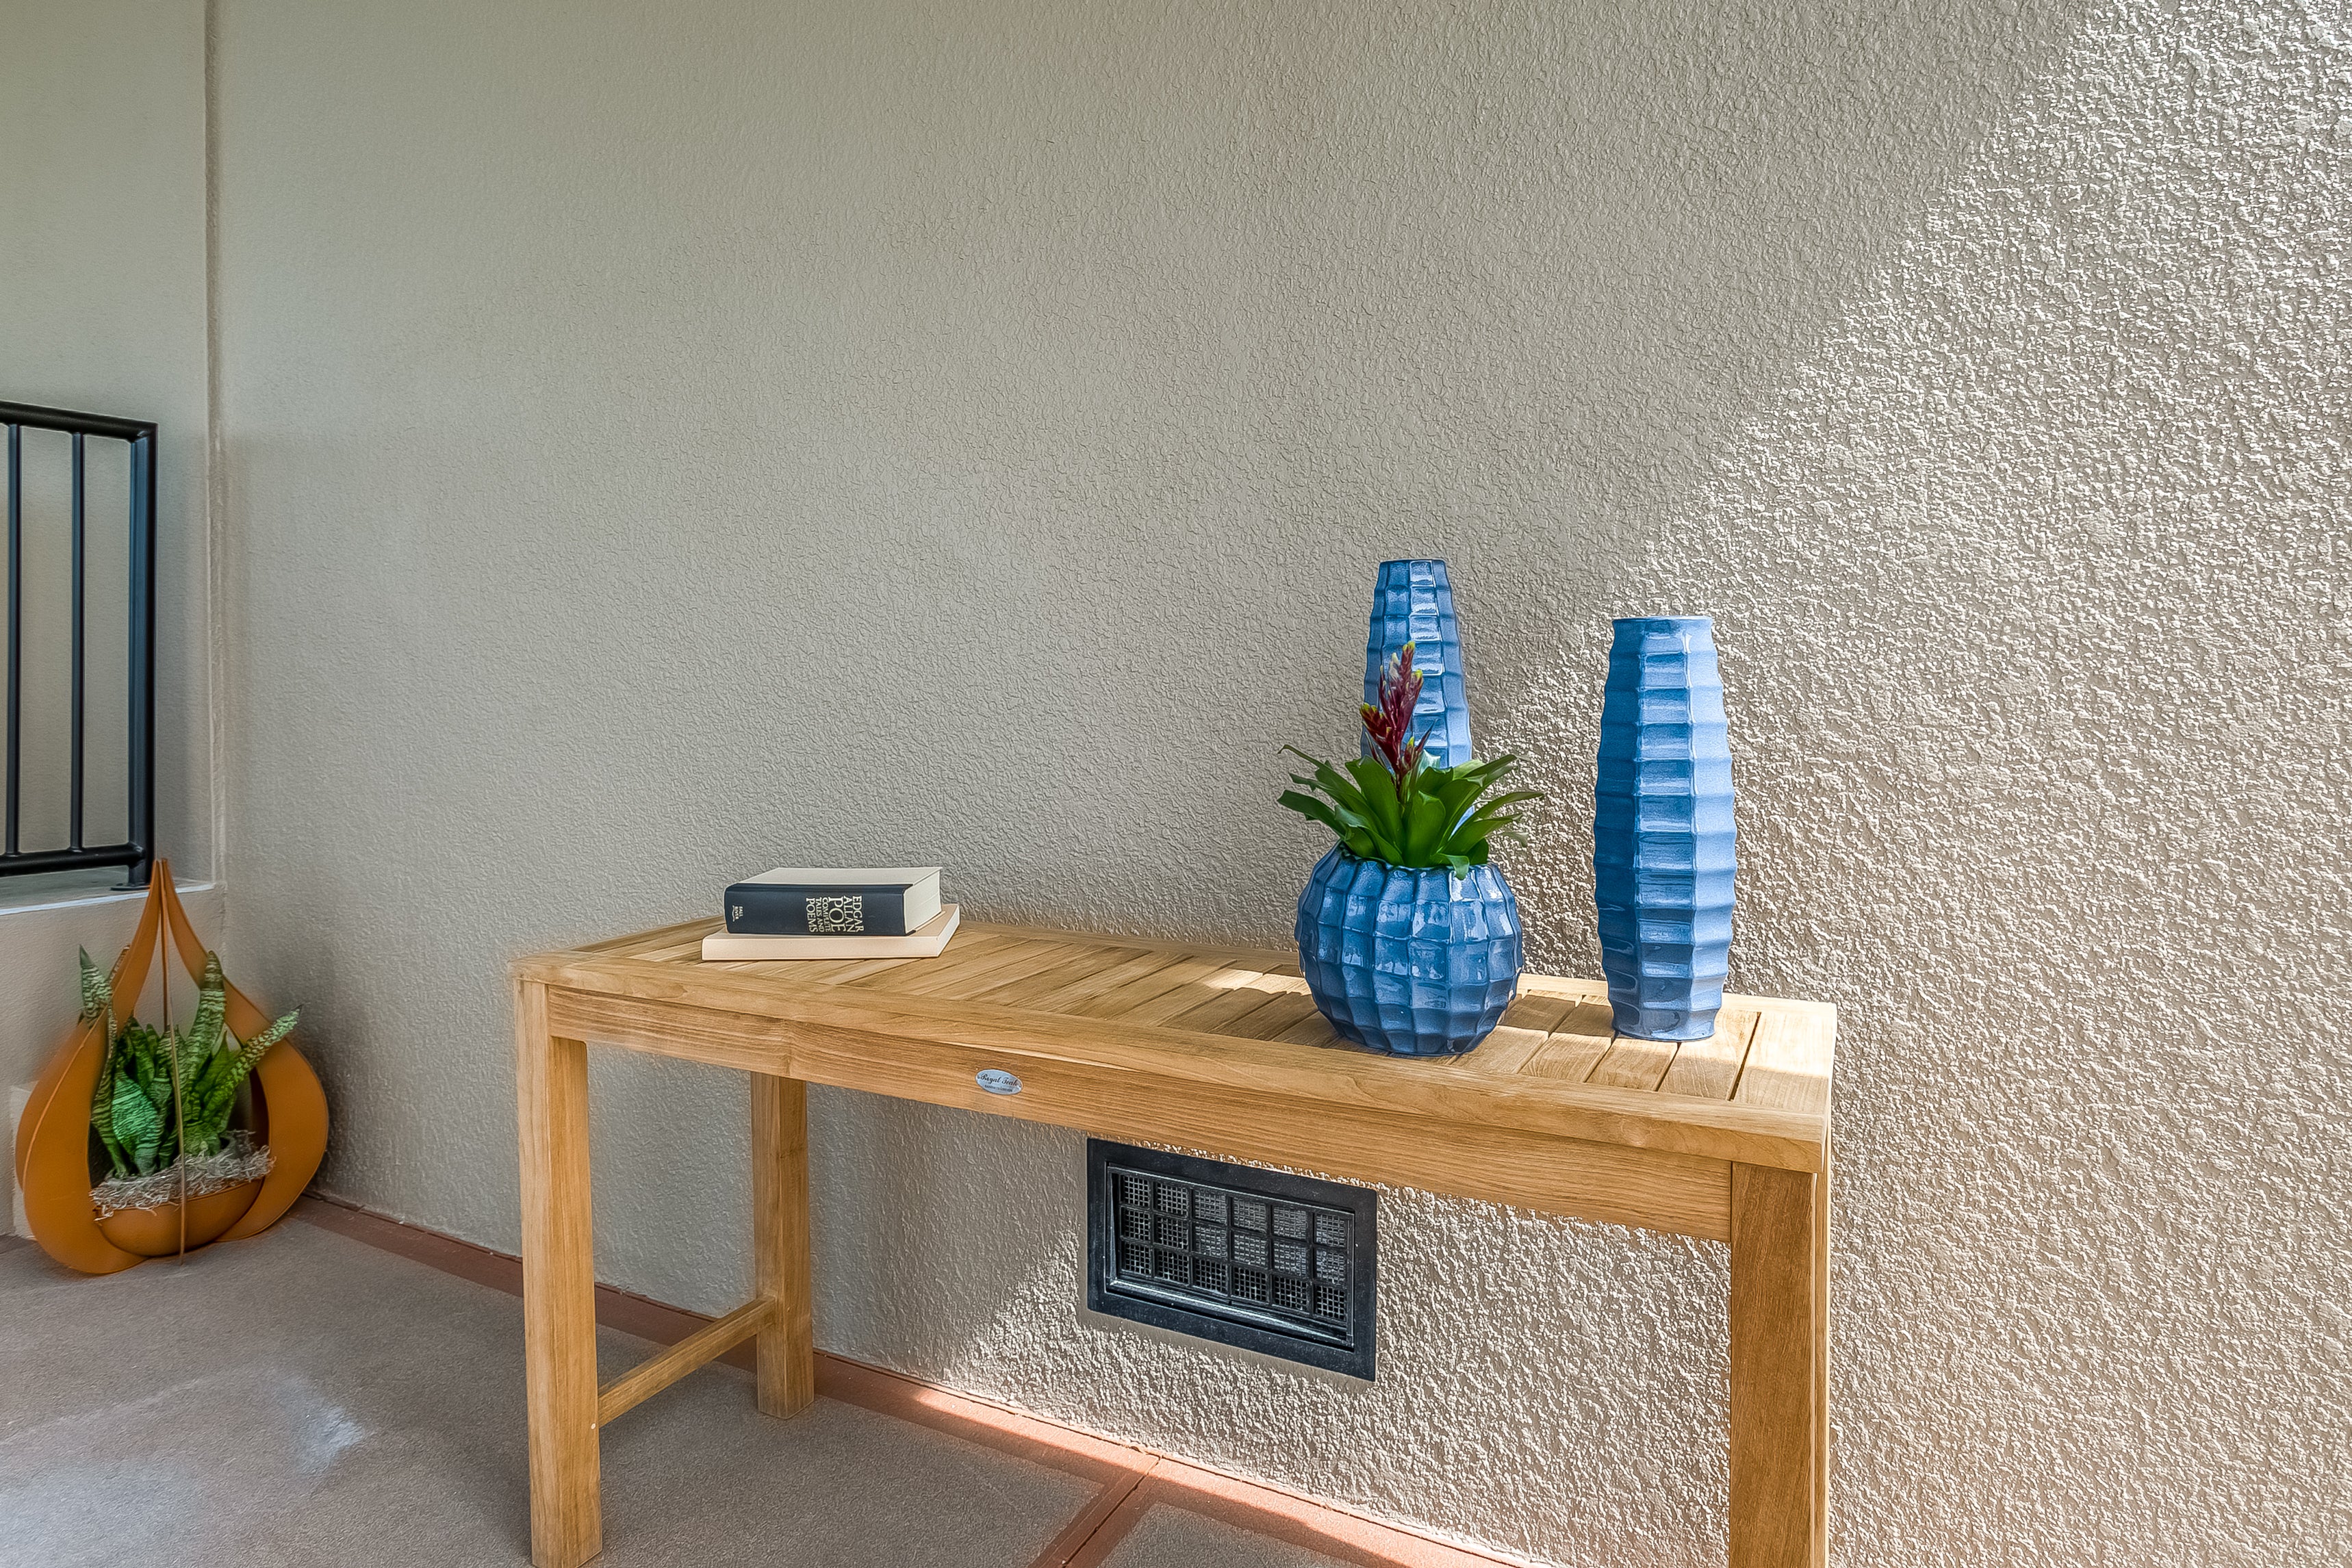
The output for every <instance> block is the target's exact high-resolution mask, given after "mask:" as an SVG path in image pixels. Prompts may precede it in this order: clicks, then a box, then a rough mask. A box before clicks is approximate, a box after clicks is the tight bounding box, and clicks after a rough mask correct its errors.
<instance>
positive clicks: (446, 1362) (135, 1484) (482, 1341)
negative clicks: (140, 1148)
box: [0, 1221, 1363, 1568]
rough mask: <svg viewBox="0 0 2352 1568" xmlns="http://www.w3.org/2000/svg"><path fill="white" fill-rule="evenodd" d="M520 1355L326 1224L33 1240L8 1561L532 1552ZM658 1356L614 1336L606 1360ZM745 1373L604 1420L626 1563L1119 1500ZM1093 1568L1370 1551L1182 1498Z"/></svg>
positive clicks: (1284, 1563) (815, 1547)
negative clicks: (785, 1391)
mask: <svg viewBox="0 0 2352 1568" xmlns="http://www.w3.org/2000/svg"><path fill="white" fill-rule="evenodd" d="M521 1347H522V1317H521V1303H520V1301H517V1300H516V1299H515V1298H514V1297H512V1296H510V1295H507V1294H505V1293H503V1292H501V1291H497V1290H493V1289H491V1288H489V1287H488V1286H485V1285H479V1284H475V1283H473V1282H471V1281H467V1280H463V1279H458V1278H456V1277H454V1276H452V1275H449V1274H446V1273H443V1272H440V1271H438V1270H435V1269H432V1268H429V1267H427V1266H425V1264H423V1263H419V1262H415V1261H413V1260H410V1259H407V1258H404V1257H399V1256H395V1255H394V1254H392V1253H389V1252H386V1251H383V1250H380V1249H377V1248H374V1247H371V1246H368V1245H365V1244H364V1243H362V1242H360V1241H356V1240H352V1239H349V1238H347V1237H345V1236H341V1235H337V1234H333V1233H331V1232H330V1231H328V1230H325V1229H321V1228H317V1227H315V1226H312V1225H309V1224H304V1223H300V1222H299V1221H289V1222H287V1223H284V1224H281V1225H279V1226H278V1227H277V1228H275V1229H273V1230H271V1231H270V1232H268V1234H267V1235H264V1236H262V1237H260V1238H258V1239H256V1240H253V1241H249V1242H243V1243H237V1244H235V1245H230V1246H223V1247H216V1248H214V1249H209V1250H207V1251H205V1252H201V1253H198V1254H196V1255H194V1257H192V1258H190V1259H189V1260H186V1261H185V1262H184V1263H178V1264H149V1265H146V1266H144V1267H142V1268H138V1269H133V1270H130V1271H129V1272H127V1273H123V1274H118V1275H113V1276H110V1277H108V1278H104V1279H85V1278H83V1277H81V1276H79V1275H75V1274H70V1273H68V1272H66V1271H65V1270H61V1269H59V1268H58V1267H57V1266H56V1265H55V1264H53V1263H51V1262H50V1261H49V1260H48V1259H47V1257H46V1256H45V1255H43V1254H42V1253H41V1252H40V1250H39V1249H37V1248H33V1247H29V1246H21V1245H20V1246H16V1247H12V1248H8V1249H6V1250H5V1251H0V1563H5V1564H7V1565H9V1568H15V1565H17V1564H23V1565H25V1568H35V1565H37V1568H79V1565H80V1564H89V1565H91V1568H99V1565H101V1564H102V1565H104V1568H120V1565H121V1564H122V1563H127V1562H152V1563H173V1564H174V1565H175V1568H277V1565H279V1564H284V1565H287V1568H314V1565H318V1564H348V1565H352V1568H368V1565H373V1564H384V1565H387V1568H389V1565H394V1564H398V1565H401V1568H408V1565H411V1564H432V1565H436V1568H437V1565H441V1564H450V1565H467V1564H477V1563H478V1564H498V1565H500V1568H507V1565H511V1564H516V1563H525V1562H527V1561H528V1560H529V1530H528V1520H529V1513H528V1507H527V1501H526V1497H525V1490H524V1475H525V1469H524V1450H523V1419H522V1412H523V1387H522V1358H521ZM651 1348H652V1347H650V1346H649V1345H647V1344H646V1343H645V1342H643V1341H639V1340H635V1339H632V1338H629V1337H628V1336H626V1335H624V1334H620V1333H614V1332H612V1331H610V1330H607V1331H604V1333H602V1334H601V1335H600V1342H599V1349H600V1352H601V1356H602V1359H603V1360H604V1364H605V1365H604V1375H605V1376H607V1377H609V1376H611V1375H613V1374H614V1372H616V1371H618V1370H620V1369H622V1368H625V1367H626V1366H627V1365H629V1364H632V1363H634V1362H635V1361H637V1360H640V1359H642V1358H643V1357H644V1356H645V1355H646V1354H648V1353H649V1351H650V1349H651ZM747 1385H748V1377H747V1376H746V1375H745V1374H743V1373H741V1372H740V1371H738V1370H736V1369H735V1368H732V1367H728V1366H714V1367H710V1368H708V1369H706V1370H705V1371H703V1372H700V1373H698V1374H696V1375H694V1376H692V1377H689V1378H688V1379H687V1380H686V1381H685V1382H683V1383H681V1384H679V1385H677V1387H675V1388H673V1389H670V1390H668V1391H667V1392H666V1393H664V1394H662V1395H661V1396H657V1397H656V1398H655V1399H654V1400H652V1401H651V1402H649V1403H648V1404H646V1405H645V1406H641V1407H640V1408H639V1409H638V1410H636V1411H634V1412H632V1413H631V1414H630V1415H629V1416H628V1417H627V1418H626V1419H625V1420H622V1421H620V1422H617V1423H615V1425H614V1427H613V1429H612V1430H611V1431H610V1432H608V1433H607V1434H606V1435H605V1437H604V1542H605V1552H604V1558H603V1559H602V1561H603V1562H604V1563H609V1564H611V1565H612V1568H646V1565H652V1564H695V1565H697V1568H700V1565H705V1564H708V1565H711V1568H723V1565H728V1564H736V1563H747V1564H748V1563H762V1564H824V1565H841V1568H860V1565H864V1564H874V1565H876V1568H881V1565H884V1564H887V1565H889V1568H908V1565H910V1564H921V1565H936V1568H967V1565H968V1568H1032V1565H1033V1564H1035V1563H1038V1562H1039V1560H1040V1554H1041V1553H1045V1552H1047V1549H1048V1548H1049V1547H1050V1546H1052V1544H1053V1543H1054V1542H1055V1540H1056V1539H1057V1537H1058V1536H1060V1534H1061V1533H1062V1532H1063V1531H1065V1529H1066V1527H1068V1526H1069V1525H1070V1524H1071V1522H1072V1521H1074V1520H1076V1518H1077V1517H1078V1515H1079V1514H1080V1512H1081V1511H1083V1510H1084V1509H1085V1508H1086V1507H1087V1504H1088V1502H1089V1501H1090V1500H1093V1499H1094V1498H1095V1497H1096V1495H1097V1491H1098V1490H1099V1489H1098V1487H1097V1485H1096V1483H1094V1482H1093V1481H1090V1480H1088V1479H1083V1478H1081V1477H1080V1476H1077V1475H1074V1474H1071V1473H1068V1472H1067V1471H1066V1470H1063V1469H1055V1468H1050V1467H1048V1466H1046V1465H1045V1464H1040V1463H1034V1462H1031V1461H1030V1460H1027V1459H1024V1458H1018V1457H1015V1456H1013V1455H1012V1454H1008V1453H1005V1452H1001V1451H996V1450H993V1449H992V1448H985V1447H982V1446H979V1445H977V1444H973V1443H970V1442H967V1441H964V1440H962V1439H961V1438H959V1437H955V1436H952V1435H950V1434H949V1433H946V1432H941V1431H937V1430H932V1429H930V1428H928V1427H922V1426H918V1425H914V1424H910V1423H908V1422H906V1421H902V1420H898V1419H896V1418H894V1417H892V1416H887V1415H882V1414H877V1413H876V1412H874V1411H869V1410H866V1409H861V1408H858V1407H856V1406H850V1405H845V1404H839V1403H836V1402H835V1401H833V1400H830V1399H822V1400H820V1401H818V1403H817V1404H816V1406H814V1407H813V1408H812V1409H811V1410H809V1411H808V1412H807V1413H805V1414H804V1415H803V1416H799V1417H798V1418H796V1419H793V1420H791V1421H772V1420H768V1419H765V1418H763V1417H761V1416H760V1415H758V1413H757V1412H755V1411H754V1410H753V1409H752V1407H751V1398H750V1395H749V1389H748V1386H747ZM1049 1559H1050V1560H1055V1561H1058V1560H1059V1558H1058V1555H1056V1554H1049ZM1072 1561H1073V1563H1074V1565H1075V1564H1085V1563H1098V1564H1104V1565H1107V1568H1338V1565H1339V1563H1342V1562H1343V1561H1356V1562H1360V1561H1363V1559H1361V1558H1359V1557H1356V1556H1355V1555H1354V1554H1352V1553H1351V1554H1350V1556H1349V1558H1348V1559H1344V1560H1343V1559H1339V1558H1333V1557H1328V1556H1324V1555H1320V1554H1318V1553H1317V1552H1312V1551H1309V1550H1307V1549H1306V1548H1304V1547H1302V1546H1298V1545H1295V1544H1290V1543H1287V1542H1278V1541H1274V1540H1270V1539H1268V1538H1266V1537H1265V1536H1262V1535H1258V1534H1256V1533H1254V1532H1253V1531H1248V1530H1245V1529H1241V1528H1237V1527H1235V1526H1234V1525H1233V1524H1231V1523H1229V1522H1221V1521H1212V1520H1209V1519H1205V1518H1202V1517H1200V1516H1198V1515H1195V1514H1192V1513H1189V1512H1186V1511H1181V1510H1179V1509H1174V1508H1170V1507H1165V1506H1155V1507H1152V1508H1150V1509H1149V1510H1148V1511H1145V1512H1143V1513H1142V1514H1141V1515H1140V1517H1139V1518H1137V1519H1136V1520H1135V1521H1133V1523H1132V1528H1130V1529H1129V1530H1128V1531H1126V1533H1125V1534H1124V1535H1123V1537H1121V1538H1119V1539H1118V1540H1116V1541H1115V1542H1114V1541H1111V1540H1109V1539H1105V1540H1103V1541H1100V1542H1095V1543H1093V1544H1092V1546H1091V1547H1090V1548H1089V1549H1082V1550H1080V1551H1078V1552H1077V1553H1076V1556H1075V1558H1074V1559H1072Z"/></svg>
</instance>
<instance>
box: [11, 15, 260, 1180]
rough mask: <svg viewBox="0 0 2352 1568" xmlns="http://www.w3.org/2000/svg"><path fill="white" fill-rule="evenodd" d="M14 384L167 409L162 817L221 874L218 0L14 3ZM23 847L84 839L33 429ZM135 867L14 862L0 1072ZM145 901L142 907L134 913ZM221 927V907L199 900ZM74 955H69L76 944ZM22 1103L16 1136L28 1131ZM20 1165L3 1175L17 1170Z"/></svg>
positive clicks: (102, 579)
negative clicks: (215, 716) (212, 346)
mask: <svg viewBox="0 0 2352 1568" xmlns="http://www.w3.org/2000/svg"><path fill="white" fill-rule="evenodd" d="M0 150H5V155H0V399H5V400H6V401H8V402H29V403H37V404H41V405H43V406H46V407H51V408H67V409H74V410H80V411H87V412H92V413H111V414H120V415H122V416H124V417H126V418H132V419H152V420H153V421H155V422H156V424H157V426H158V430H157V437H156V440H157V446H158V448H159V453H158V458H157V463H158V467H157V471H156V480H157V496H156V503H157V505H156V536H157V537H156V543H157V551H156V553H157V562H156V595H157V599H156V714H155V741H156V786H155V805H156V827H157V842H158V844H159V846H160V847H161V850H162V852H163V854H165V855H166V856H168V857H169V858H170V859H171V861H172V862H173V870H174V872H175V873H177V874H178V876H179V879H180V881H181V883H183V884H184V885H186V884H190V883H209V882H210V881H211V880H212V879H213V878H214V877H215V853H216V849H217V846H216V845H215V841H214V831H213V813H214V805H215V801H214V793H213V787H212V737H211V725H212V705H211V697H210V685H211V683H210V668H211V665H210V660H211V651H210V637H211V629H210V622H209V613H210V612H209V605H210V580H211V571H212V558H211V551H210V549H209V546H208V542H207V518H208V509H207V507H206V506H205V494H206V486H207V484H208V483H209V468H208V465H207V447H208V444H209V439H210V437H209V434H208V432H209V425H208V423H207V417H206V412H205V409H206V376H207V373H208V360H207V350H206V336H205V7H204V5H203V0H75V3H74V4H71V5H65V4H54V3H52V4H39V3H31V0H28V3H23V4H15V5H7V6H5V7H0ZM24 439H25V455H26V475H25V562H26V581H25V608H26V641H25V656H26V669H25V685H24V699H25V716H24V769H25V771H24V790H25V794H24V814H23V836H22V842H23V844H24V846H25V847H26V849H47V848H56V847H61V846H62V845H63V844H64V843H65V842H66V801H67V798H68V791H67V786H68V779H69V773H68V766H69V764H68V756H69V747H68V735H69V732H70V731H69V723H70V714H71V706H70V691H71V687H70V685H69V684H68V682H69V674H68V654H67V648H68V641H67V638H68V627H69V625H70V619H69V618H70V615H71V606H72V598H71V583H72V576H71V570H72V569H71V554H70V537H71V536H70V531H69V522H68V518H69V517H70V515H71V514H70V501H69V496H70V490H69V484H70V481H69V479H68V475H69V473H70V469H69V466H68V465H69V462H70V458H69V452H70V443H69V441H68V438H67V437H65V436H63V435H59V434H52V433H47V432H39V431H27V432H26V434H25V438H24ZM87 451H88V464H89V494H88V499H87V514H86V515H87V517H88V520H89V535H88V538H89V545H88V549H89V559H88V572H89V577H88V581H89V600H88V605H87V613H88V616H89V620H88V622H87V628H88V630H87V635H88V639H89V641H88V655H87V656H88V665H87V671H86V678H87V690H88V701H89V707H88V730H87V732H86V742H85V744H86V746H87V747H88V750H87V753H86V762H85V766H86V768H87V775H86V776H87V778H88V780H89V795H88V815H87V817H86V819H85V830H86V831H85V841H86V842H91V843H105V842H118V843H119V842H121V840H122V836H123V834H124V831H125V825H124V820H123V816H122V812H123V802H124V800H125V799H126V796H125V793H124V789H123V783H122V772H121V769H122V767H123V759H124V758H125V755H126V747H127V740H126V728H127V727H126V725H125V723H124V719H125V709H124V706H123V672H124V669H125V657H126V655H125V651H124V639H125V634H126V632H127V628H128V624H129V622H128V617H127V612H126V610H125V606H124V603H123V600H124V597H125V593H124V585H125V582H126V579H125V577H124V575H123V570H124V564H125V561H126V559H127V553H126V552H127V548H128V546H127V538H128V530H127V507H128V502H129V489H128V484H129V465H128V457H127V451H126V449H125V448H124V447H123V446H122V444H120V443H116V442H107V441H100V440H97V439H95V438H93V439H92V440H90V441H89V444H88V447H87ZM120 880H121V873H112V872H106V873H90V874H78V875H73V876H50V877H43V878H39V879H36V880H35V881H34V882H33V883H30V884H27V883H21V882H9V881H0V1085H7V1084H22V1083H27V1082H31V1080H32V1079H33V1077H34V1076H35V1075H36V1074H37V1072H38V1071H39V1070H40V1065H41V1063H42V1062H43V1061H45V1060H46V1059H47V1056H48V1053H49V1052H50V1051H51V1050H53V1049H54V1048H55V1046H56V1044H57V1042H58V1039H59V1038H60V1037H61V1035H62V1033H63V1031H64V1030H65V1029H66V1027H67V1026H68V1025H69V1024H70V1023H71V1022H72V1020H73V1015H74V1009H75V1006H76V1004H77V1000H78V991H77V989H76V981H75V978H74V969H73V956H74V948H75V947H76V946H77V945H81V944H87V945H88V946H89V949H90V951H91V953H92V954H93V955H95V956H100V958H101V960H103V959H105V958H110V957H111V956H113V953H114V951H115V949H117V948H119V947H120V946H121V944H122V943H123V942H124V941H125V940H127V939H128V938H129V936H130V935H131V925H133V924H135V923H136V921H137V903H136V901H135V900H132V901H131V902H130V903H129V904H127V905H126V904H124V903H123V901H121V900H115V899H110V898H109V897H108V896H107V895H106V894H105V891H104V890H105V889H106V888H107V887H109V886H110V885H111V884H112V883H116V882H119V881H120ZM126 907H127V908H128V910H129V914H128V915H125V914H124V913H123V911H124V909H125V908H126ZM191 914H192V915H194V918H195V919H196V921H197V922H198V924H199V925H202V926H203V927H204V928H205V930H206V932H207V934H210V933H212V932H213V931H214V930H215V929H216V926H215V924H214V922H213V921H212V918H211V916H212V915H215V914H217V907H216V905H215V906H214V907H213V908H212V909H211V910H210V911H207V910H206V909H205V908H200V907H196V906H194V905H192V907H191ZM60 955H62V961H60ZM15 1133H16V1126H15V1123H14V1121H13V1119H12V1120H10V1122H9V1123H8V1124H7V1125H6V1126H5V1128H0V1142H6V1141H8V1140H9V1139H12V1138H13V1137H14V1136H15ZM14 1181H15V1175H14V1167H13V1164H12V1165H11V1166H9V1167H8V1168H6V1169H0V1186H13V1183H14Z"/></svg>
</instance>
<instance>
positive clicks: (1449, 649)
mask: <svg viewBox="0 0 2352 1568" xmlns="http://www.w3.org/2000/svg"><path fill="white" fill-rule="evenodd" d="M1406 643H1412V645H1413V648H1412V665H1413V668H1414V669H1417V670H1419V671H1420V672H1421V677H1422V686H1421V701H1420V703H1419V704H1417V705H1416V706H1414V708H1413V710H1412V733H1413V734H1415V735H1418V736H1421V737H1424V738H1425V739H1426V741H1427V742H1428V745H1427V747H1426V750H1425V752H1424V755H1425V756H1427V757H1428V758H1429V760H1430V761H1431V762H1433V763H1435V764H1436V765H1437V766H1439V767H1441V768H1458V767H1460V766H1461V765H1462V764H1463V763H1465V762H1467V761H1469V760H1470V697H1469V694H1468V690H1467V688H1466V686H1465V685H1464V683H1463V679H1462V632H1461V629H1460V628H1459V627H1458V626H1457V625H1456V624H1455V623H1454V584H1453V582H1452V580H1449V579H1448V578H1447V577H1446V575H1445V563H1444V561H1442V560H1384V561H1382V562H1381V577H1380V581H1379V583H1378V584H1376V585H1375V586H1374V587H1373V589H1372V630H1371V636H1370V638H1369V639H1368V640H1367V641H1366V642H1365V643H1364V700H1365V701H1366V702H1368V703H1377V702H1379V701H1380V700H1381V667H1382V666H1383V665H1385V664H1387V663H1388V662H1389V661H1390V660H1391V659H1393V658H1395V657H1396V656H1397V653H1398V652H1399V651H1400V650H1402V648H1403V647H1404V645H1405V644H1406ZM1371 754H1372V743H1371V741H1370V739H1369V738H1367V739H1366V740H1365V741H1364V743H1363V752H1362V755H1364V756H1366V757H1370V755H1371Z"/></svg>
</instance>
